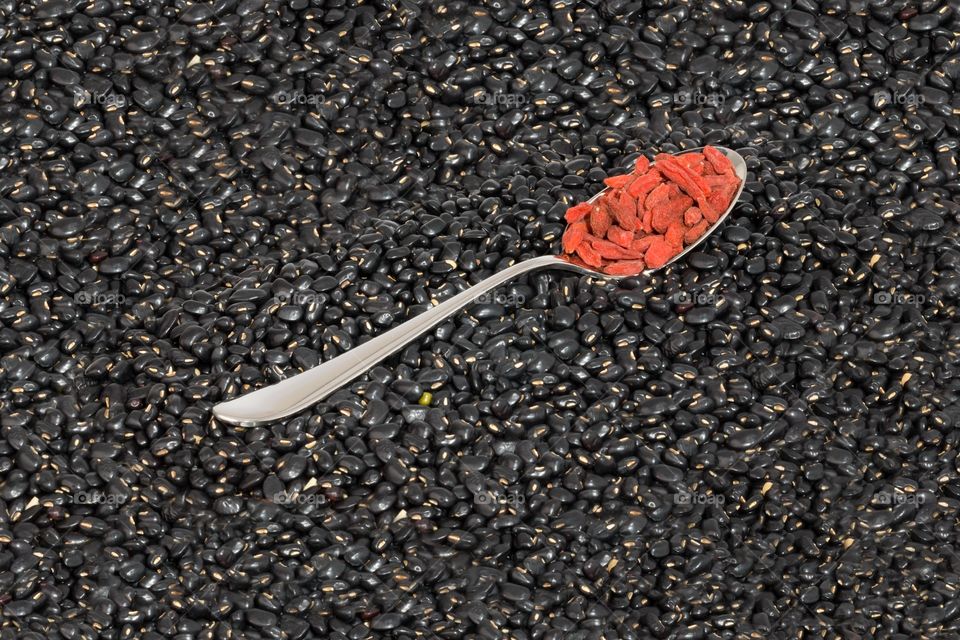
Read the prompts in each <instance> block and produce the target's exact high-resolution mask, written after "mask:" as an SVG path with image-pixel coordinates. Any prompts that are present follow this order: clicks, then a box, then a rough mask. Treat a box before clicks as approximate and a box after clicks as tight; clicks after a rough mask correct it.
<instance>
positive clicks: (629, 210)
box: [608, 191, 639, 231]
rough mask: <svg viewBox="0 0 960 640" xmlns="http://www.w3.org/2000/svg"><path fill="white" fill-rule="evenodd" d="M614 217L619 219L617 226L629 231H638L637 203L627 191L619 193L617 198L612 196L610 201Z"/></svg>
mask: <svg viewBox="0 0 960 640" xmlns="http://www.w3.org/2000/svg"><path fill="white" fill-rule="evenodd" d="M608 202H609V203H610V209H611V211H613V216H614V217H615V218H616V219H617V224H618V225H620V226H621V227H623V228H624V229H626V230H627V231H636V230H637V224H638V222H639V221H638V220H637V201H636V200H634V199H633V198H631V197H630V196H629V195H627V193H626V192H625V191H619V192H617V194H616V196H611V198H610V199H609V200H608Z"/></svg>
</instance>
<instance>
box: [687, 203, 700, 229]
mask: <svg viewBox="0 0 960 640" xmlns="http://www.w3.org/2000/svg"><path fill="white" fill-rule="evenodd" d="M702 218H703V214H702V213H700V209H698V208H697V207H690V208H689V209H687V210H686V211H684V213H683V224H685V225H687V226H688V227H692V226H693V225H695V224H697V223H698V222H700V220H701V219H702Z"/></svg>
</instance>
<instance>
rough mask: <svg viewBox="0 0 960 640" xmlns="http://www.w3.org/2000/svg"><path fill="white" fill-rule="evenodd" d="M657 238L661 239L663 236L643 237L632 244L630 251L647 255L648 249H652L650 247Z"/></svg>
mask: <svg viewBox="0 0 960 640" xmlns="http://www.w3.org/2000/svg"><path fill="white" fill-rule="evenodd" d="M657 238H661V236H654V235H650V236H643V237H642V238H636V239H635V240H634V241H633V242H632V243H630V250H631V251H636V252H637V253H646V252H647V249H648V248H650V245H651V244H652V243H653V241H654V240H656V239H657Z"/></svg>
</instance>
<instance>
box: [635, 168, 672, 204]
mask: <svg viewBox="0 0 960 640" xmlns="http://www.w3.org/2000/svg"><path fill="white" fill-rule="evenodd" d="M662 181H663V176H662V175H661V174H660V172H659V171H658V170H657V168H656V167H654V168H652V169H650V171H649V172H647V173H646V174H644V175H642V176H640V177H639V178H637V179H636V180H634V181H633V182H631V183H630V184H629V185H628V186H627V189H626V191H627V195H629V196H630V197H632V198H634V199H636V201H637V202H642V201H643V198H644V197H645V196H646V195H647V194H648V193H650V192H651V191H652V190H653V189H654V187H656V186H657V185H658V184H660V183H661V182H662Z"/></svg>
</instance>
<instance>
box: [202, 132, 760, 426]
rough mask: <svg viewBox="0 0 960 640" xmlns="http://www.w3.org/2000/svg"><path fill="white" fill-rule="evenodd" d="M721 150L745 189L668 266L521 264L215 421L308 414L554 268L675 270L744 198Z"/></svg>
mask: <svg viewBox="0 0 960 640" xmlns="http://www.w3.org/2000/svg"><path fill="white" fill-rule="evenodd" d="M715 148H716V149H717V150H719V151H721V152H722V153H723V154H724V155H726V156H727V157H728V158H729V159H730V161H731V162H732V163H733V169H734V172H735V173H736V176H737V178H739V179H740V187H739V189H737V192H736V193H735V194H734V196H733V198H732V199H731V200H730V204H729V205H728V206H727V209H726V211H724V212H723V214H722V215H721V216H720V217H719V218H718V219H717V221H716V222H714V223H713V224H712V225H711V226H710V227H709V228H708V229H707V230H706V231H704V232H703V234H702V235H701V236H700V237H699V238H698V239H697V240H696V242H694V243H692V244H691V245H689V246H688V247H686V248H685V249H684V250H683V251H681V252H680V253H678V254H677V255H675V256H674V257H673V258H672V259H671V260H670V261H668V262H667V263H666V264H664V265H662V266H660V267H656V268H653V269H646V270H644V271H642V272H640V273H637V274H635V275H633V276H614V275H610V274H607V273H602V272H600V271H595V270H593V269H588V268H586V267H582V266H580V265H578V264H574V263H572V262H570V261H568V260H565V259H563V258H562V257H560V256H556V255H548V256H539V257H536V258H531V259H529V260H524V261H523V262H518V263H517V264H514V265H511V266H509V267H507V268H506V269H504V270H502V271H499V272H497V273H495V274H493V275H492V276H490V277H489V278H486V279H485V280H483V281H481V282H478V283H477V284H475V285H473V286H472V287H470V288H469V289H467V290H465V291H461V292H460V293H458V294H457V295H455V296H453V297H452V298H450V299H448V300H444V301H443V302H441V303H439V304H437V305H435V306H433V307H431V308H430V309H428V310H426V311H424V312H423V313H421V314H420V315H418V316H416V317H414V318H411V319H409V320H407V321H406V322H404V323H402V324H400V325H399V326H397V327H394V328H393V329H390V330H389V331H387V332H385V333H382V334H380V335H378V336H375V337H373V338H371V339H369V340H367V341H366V342H364V343H363V344H360V345H357V346H356V347H354V348H352V349H350V350H349V351H347V352H346V353H343V354H341V355H339V356H337V357H336V358H333V359H332V360H328V361H327V362H324V363H321V364H319V365H317V366H315V367H313V368H312V369H308V370H307V371H304V372H302V373H298V374H297V375H295V376H292V377H290V378H287V379H286V380H283V381H281V382H277V383H276V384H272V385H270V386H267V387H263V388H261V389H258V390H256V391H252V392H250V393H247V394H245V395H243V396H240V397H239V398H235V399H233V400H229V401H227V402H221V403H220V404H218V405H216V406H215V407H214V408H213V415H214V416H216V418H217V419H218V420H222V421H223V422H227V423H230V424H235V425H239V426H244V427H251V426H257V425H260V424H266V423H269V422H272V421H274V420H279V419H281V418H285V417H287V416H290V415H293V414H295V413H297V412H299V411H302V410H303V409H306V408H307V407H309V406H310V405H312V404H314V403H316V402H319V401H320V400H323V399H324V398H325V397H327V396H328V395H330V394H331V393H333V392H334V391H336V390H337V389H339V388H340V387H342V386H343V385H345V384H346V383H348V382H350V381H351V380H353V379H354V378H356V377H357V376H359V375H361V374H362V373H364V372H365V371H367V370H368V369H370V368H371V367H373V366H374V365H376V364H377V363H378V362H380V361H381V360H383V359H384V358H386V357H387V356H389V355H390V354H392V353H395V352H396V351H398V350H400V349H401V348H403V347H404V346H406V345H407V344H409V343H410V342H411V341H413V340H414V339H416V338H418V337H419V336H421V335H422V334H423V333H424V332H426V331H428V330H430V329H431V328H433V327H435V326H436V325H437V324H439V323H440V322H442V321H443V320H444V319H446V318H448V317H450V316H451V315H453V314H454V313H456V312H457V311H459V310H460V309H462V308H463V307H465V306H467V305H469V304H471V303H473V302H476V300H477V298H479V297H480V296H482V295H483V294H485V293H487V292H488V291H490V290H492V289H494V288H496V287H498V286H500V285H501V284H503V283H504V282H507V281H509V280H512V279H514V278H516V277H518V276H520V275H522V274H524V273H528V272H530V271H535V270H537V269H548V268H550V269H565V270H567V271H575V272H578V273H582V274H584V275H588V276H593V277H596V278H602V279H604V280H608V281H613V282H617V281H619V280H621V279H623V278H630V277H636V276H639V275H645V274H651V273H653V272H655V271H657V270H659V269H663V268H664V267H666V266H668V265H670V264H673V263H674V262H676V261H677V260H679V259H680V258H682V257H683V256H685V255H686V254H687V253H689V252H690V251H692V250H693V249H694V248H696V247H697V246H698V245H700V243H702V242H703V241H704V240H705V239H706V238H707V236H709V235H710V234H711V233H713V231H714V230H716V228H717V227H719V226H720V225H721V224H723V221H724V220H726V218H727V216H728V215H730V212H731V211H732V210H733V208H734V206H735V205H736V203H737V200H738V199H739V197H740V194H741V193H742V192H743V185H744V182H745V181H746V177H747V164H746V162H745V161H744V159H743V158H742V157H741V156H740V154H739V153H737V152H736V151H732V150H731V149H725V148H723V147H715ZM701 150H702V147H698V148H696V149H690V150H688V151H684V152H683V153H695V152H698V151H701ZM677 155H682V154H677ZM604 191H606V189H604V190H603V191H600V192H599V193H597V194H596V195H595V196H593V198H591V199H590V202H593V201H594V200H596V199H597V198H599V197H600V196H601V195H602V194H603V193H604Z"/></svg>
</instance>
